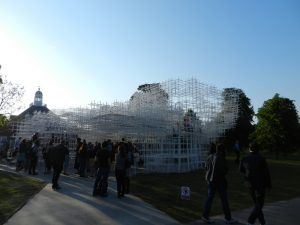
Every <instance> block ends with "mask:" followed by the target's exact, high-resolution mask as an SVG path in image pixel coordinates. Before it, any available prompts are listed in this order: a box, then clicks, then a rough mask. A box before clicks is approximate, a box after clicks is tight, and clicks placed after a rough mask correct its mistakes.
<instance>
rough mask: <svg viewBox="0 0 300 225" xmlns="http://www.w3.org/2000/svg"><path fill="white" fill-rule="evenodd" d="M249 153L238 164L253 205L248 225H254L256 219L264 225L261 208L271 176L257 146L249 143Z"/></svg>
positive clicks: (269, 185)
mask: <svg viewBox="0 0 300 225" xmlns="http://www.w3.org/2000/svg"><path fill="white" fill-rule="evenodd" d="M249 151H250V154H249V155H248V156H246V157H244V158H243V159H242V161H241V163H240V172H241V173H242V174H244V178H245V180H246V182H247V184H248V188H249V192H250V195H251V198H252V199H253V203H254V207H253V210H252V212H251V213H250V215H249V217H248V225H253V224H255V221H256V219H258V220H259V222H260V224H261V225H265V224H266V221H265V218H264V214H263V211H262V208H263V206H264V201H265V193H266V191H265V190H266V188H269V189H271V188H272V184H271V176H270V172H269V168H268V164H267V161H266V159H265V158H264V157H263V156H261V155H260V154H259V148H258V145H257V144H256V143H251V144H250V146H249Z"/></svg>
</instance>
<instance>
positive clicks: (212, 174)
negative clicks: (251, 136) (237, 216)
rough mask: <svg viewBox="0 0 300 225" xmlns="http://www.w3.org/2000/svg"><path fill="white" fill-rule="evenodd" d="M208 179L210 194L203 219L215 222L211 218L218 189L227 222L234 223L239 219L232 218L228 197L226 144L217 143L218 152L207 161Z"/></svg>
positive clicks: (207, 221)
mask: <svg viewBox="0 0 300 225" xmlns="http://www.w3.org/2000/svg"><path fill="white" fill-rule="evenodd" d="M205 167H206V181H207V183H208V196H207V199H206V201H205V205H204V212H203V215H202V217H201V219H202V220H203V221H204V222H206V223H213V221H212V220H211V219H210V218H209V214H210V210H211V206H212V201H213V198H214V196H215V193H216V191H217V192H218V193H219V195H220V198H221V201H222V207H223V212H224V214H225V222H226V224H234V223H236V222H237V221H236V220H234V219H232V217H231V212H230V208H229V203H228V197H227V181H226V178H225V176H226V174H227V171H228V167H227V163H226V160H225V148H224V145H222V144H218V145H217V152H216V153H215V154H211V155H209V157H208V159H207V161H206V166H205Z"/></svg>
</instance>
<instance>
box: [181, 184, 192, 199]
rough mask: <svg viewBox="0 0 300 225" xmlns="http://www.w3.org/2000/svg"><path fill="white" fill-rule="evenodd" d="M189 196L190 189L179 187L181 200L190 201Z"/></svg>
mask: <svg viewBox="0 0 300 225" xmlns="http://www.w3.org/2000/svg"><path fill="white" fill-rule="evenodd" d="M190 196H191V189H190V187H185V186H182V187H181V195H180V197H181V199H182V200H190Z"/></svg>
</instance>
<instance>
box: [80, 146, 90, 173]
mask: <svg viewBox="0 0 300 225" xmlns="http://www.w3.org/2000/svg"><path fill="white" fill-rule="evenodd" d="M78 158H79V175H80V177H85V176H86V175H85V170H86V162H87V158H88V151H87V143H86V140H83V142H82V144H81V146H80V148H79V152H78Z"/></svg>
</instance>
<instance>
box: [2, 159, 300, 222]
mask: <svg viewBox="0 0 300 225" xmlns="http://www.w3.org/2000/svg"><path fill="white" fill-rule="evenodd" d="M0 169H3V170H7V171H13V168H12V167H10V166H5V165H1V164H0ZM36 178H40V179H42V180H44V181H46V182H50V179H51V175H47V176H45V175H38V176H37V177H36ZM60 185H61V186H62V187H63V188H62V189H61V190H60V191H53V190H52V189H51V185H50V184H48V185H47V186H46V187H45V188H44V189H43V190H42V191H41V192H39V193H38V194H37V195H35V196H34V197H33V198H32V199H31V200H30V201H29V202H28V203H27V204H26V205H25V206H24V207H23V208H22V209H21V210H19V211H18V212H17V213H16V214H15V215H14V216H13V217H11V218H10V219H9V220H8V222H7V223H6V224H5V225H18V224H30V225H102V224H110V225H119V224H124V225H126V224H130V225H135V224H136V225H144V224H145V225H154V224H159V225H177V224H178V225H179V223H178V222H177V221H175V220H174V219H172V218H170V217H169V216H168V215H166V214H165V213H163V212H161V211H159V210H157V209H155V208H153V207H152V206H151V205H149V204H147V203H145V202H143V201H142V200H140V199H139V198H137V197H135V196H132V195H127V196H126V197H125V198H123V199H118V198H117V197H116V190H115V180H114V179H113V178H112V177H111V178H110V180H109V195H108V197H105V198H101V197H93V196H92V195H91V193H92V186H93V180H92V179H88V178H79V177H77V176H75V175H74V176H61V178H60ZM250 210H251V209H245V210H241V211H237V212H233V213H232V214H233V217H234V218H235V219H237V220H238V221H240V223H239V225H244V224H246V221H245V219H247V217H248V215H249V213H250ZM264 213H265V217H266V220H267V222H268V224H269V225H299V224H300V198H297V199H293V200H290V201H281V202H277V203H273V204H267V205H266V206H265V207H264ZM213 219H214V220H215V223H214V224H215V225H221V224H225V223H224V220H223V217H222V216H216V217H214V218H213ZM200 224H204V223H203V222H202V221H195V222H192V223H190V224H189V225H200Z"/></svg>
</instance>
